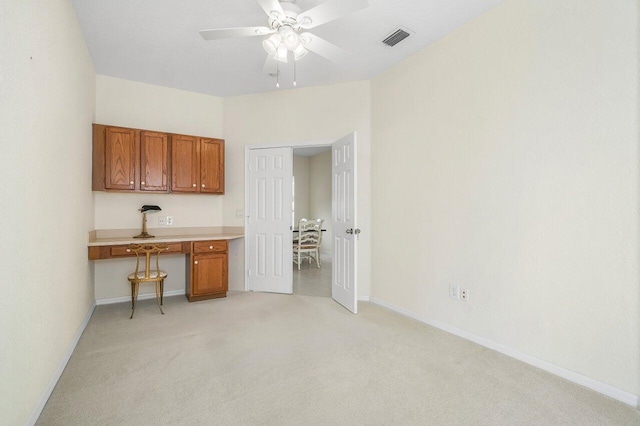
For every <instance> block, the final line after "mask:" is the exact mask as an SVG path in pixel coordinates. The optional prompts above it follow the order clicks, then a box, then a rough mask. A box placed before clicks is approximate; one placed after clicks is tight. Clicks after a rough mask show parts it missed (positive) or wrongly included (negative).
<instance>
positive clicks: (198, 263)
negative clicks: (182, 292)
mask: <svg viewBox="0 0 640 426" xmlns="http://www.w3.org/2000/svg"><path fill="white" fill-rule="evenodd" d="M192 259H193V260H192V261H193V265H192V271H193V273H192V275H191V286H192V287H191V290H192V291H191V295H192V296H203V295H207V294H212V293H223V292H226V291H227V287H228V277H227V254H226V253H223V254H197V255H194V256H193V258H192Z"/></svg>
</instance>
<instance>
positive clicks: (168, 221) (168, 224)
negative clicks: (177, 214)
mask: <svg viewBox="0 0 640 426" xmlns="http://www.w3.org/2000/svg"><path fill="white" fill-rule="evenodd" d="M167 226H173V216H167Z"/></svg>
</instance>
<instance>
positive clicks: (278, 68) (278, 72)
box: [276, 62, 280, 89]
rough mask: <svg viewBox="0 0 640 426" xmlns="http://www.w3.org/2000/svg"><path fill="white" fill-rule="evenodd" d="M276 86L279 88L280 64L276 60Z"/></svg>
mask: <svg viewBox="0 0 640 426" xmlns="http://www.w3.org/2000/svg"><path fill="white" fill-rule="evenodd" d="M276 87H277V88H278V89H279V88H280V64H279V63H278V62H276Z"/></svg>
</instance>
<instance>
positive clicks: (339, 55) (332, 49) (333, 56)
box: [301, 33, 349, 63]
mask: <svg viewBox="0 0 640 426" xmlns="http://www.w3.org/2000/svg"><path fill="white" fill-rule="evenodd" d="M301 36H303V37H304V38H305V39H307V40H308V42H306V43H304V47H305V48H306V49H309V50H310V51H312V52H313V53H316V54H318V55H320V56H323V57H325V58H327V59H328V60H330V61H332V62H336V63H338V62H342V61H344V60H345V59H347V58H348V57H349V52H347V51H346V50H344V49H342V48H340V47H338V46H336V45H335V44H333V43H329V42H328V41H327V40H325V39H323V38H320V37H318V36H317V35H314V34H311V33H302V34H301Z"/></svg>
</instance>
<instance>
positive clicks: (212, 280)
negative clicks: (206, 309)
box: [88, 227, 244, 302]
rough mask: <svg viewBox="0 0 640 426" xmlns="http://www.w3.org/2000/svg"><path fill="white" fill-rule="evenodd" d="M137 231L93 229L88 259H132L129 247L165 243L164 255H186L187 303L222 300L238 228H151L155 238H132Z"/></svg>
mask: <svg viewBox="0 0 640 426" xmlns="http://www.w3.org/2000/svg"><path fill="white" fill-rule="evenodd" d="M138 232H139V230H131V229H129V230H96V231H92V232H91V233H90V234H89V244H88V246H89V260H101V259H119V258H126V257H133V256H135V254H134V253H132V252H130V251H129V249H128V245H129V244H140V243H165V244H167V245H168V246H169V250H167V251H165V252H163V254H162V255H163V256H165V255H168V254H185V255H186V267H185V270H186V279H185V294H186V296H187V299H189V301H190V302H194V301H197V300H204V299H213V298H218V297H226V295H227V291H228V289H229V278H228V269H229V266H228V265H229V258H228V256H229V247H228V241H229V240H234V239H237V238H243V237H244V231H243V230H242V228H223V227H220V228H175V229H152V230H150V232H149V233H150V234H152V235H156V237H155V238H149V239H138V238H133V237H132V236H133V235H136V234H137V233H138Z"/></svg>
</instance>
